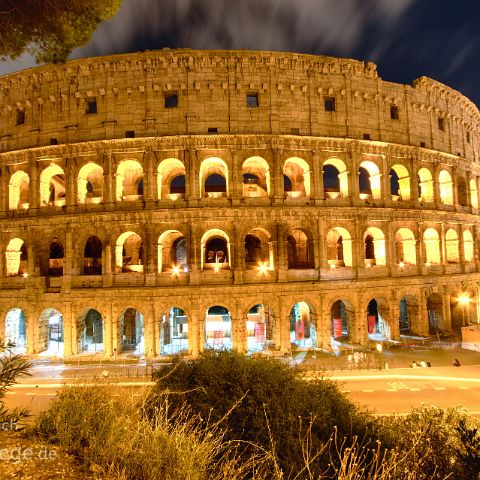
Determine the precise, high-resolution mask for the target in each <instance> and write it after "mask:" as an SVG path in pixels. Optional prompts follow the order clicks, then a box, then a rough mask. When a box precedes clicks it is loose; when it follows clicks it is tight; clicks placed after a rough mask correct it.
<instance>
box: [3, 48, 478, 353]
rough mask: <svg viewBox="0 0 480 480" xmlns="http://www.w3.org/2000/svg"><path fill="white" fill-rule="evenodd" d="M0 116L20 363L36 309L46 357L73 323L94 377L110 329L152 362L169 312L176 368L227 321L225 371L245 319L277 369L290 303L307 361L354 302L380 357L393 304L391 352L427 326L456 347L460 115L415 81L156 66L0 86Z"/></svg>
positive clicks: (315, 61) (268, 56) (34, 333)
mask: <svg viewBox="0 0 480 480" xmlns="http://www.w3.org/2000/svg"><path fill="white" fill-rule="evenodd" d="M0 115H1V116H0V169H1V170H0V175H1V176H0V216H1V218H0V223H1V231H0V249H1V251H2V252H5V254H4V255H1V256H0V271H1V272H3V275H2V278H1V280H0V312H1V316H0V331H1V332H3V331H5V325H4V324H5V319H6V317H7V313H8V312H9V311H10V310H11V309H12V308H18V309H22V310H23V312H24V314H25V317H26V343H27V350H28V352H30V353H39V352H41V351H42V350H43V349H44V348H45V335H46V334H45V330H46V329H47V327H48V318H47V320H45V311H46V309H52V308H54V309H56V310H57V311H58V312H60V313H61V314H62V315H63V328H64V351H65V354H66V355H71V354H76V353H78V350H79V347H78V338H79V335H81V333H79V332H81V330H82V328H83V327H82V325H83V323H84V318H85V315H86V312H87V311H88V310H89V309H95V310H97V311H98V312H100V314H101V317H102V321H103V344H104V352H105V355H112V354H113V353H114V352H119V351H120V350H121V343H122V332H121V328H122V327H121V326H120V320H119V318H120V316H122V315H124V313H122V312H125V310H126V309H129V308H133V309H136V310H137V311H138V312H141V313H142V315H143V318H144V322H145V324H144V329H145V353H146V354H147V355H152V356H153V355H158V354H160V352H161V340H160V337H161V333H160V332H161V329H162V327H161V324H162V318H164V317H165V315H164V314H165V312H167V311H169V309H170V308H171V307H176V308H179V309H181V310H183V312H184V314H185V316H186V318H187V322H188V350H189V352H190V353H191V354H194V355H195V354H198V353H199V352H200V351H201V350H202V349H203V348H204V345H205V318H206V313H207V310H208V309H209V307H212V306H222V307H225V308H226V309H228V311H229V312H230V316H231V322H232V333H231V334H232V344H233V347H234V348H235V349H237V350H239V351H245V350H246V349H247V327H246V320H247V315H248V313H249V311H250V309H251V307H252V306H254V305H258V304H261V305H265V306H268V307H269V311H271V312H272V315H274V316H275V325H274V328H273V333H272V344H274V346H275V349H277V350H279V351H282V352H286V351H289V349H290V348H291V337H290V333H289V330H290V328H291V325H290V324H291V321H290V315H291V310H292V307H293V306H294V305H295V304H297V303H298V302H305V303H306V304H308V306H309V308H310V314H311V316H312V321H313V323H314V324H315V327H316V331H317V336H318V345H319V346H322V347H325V348H329V346H330V339H331V327H332V318H333V316H334V314H333V313H332V312H333V309H334V305H335V304H336V302H338V301H342V302H344V305H346V308H347V310H348V312H349V313H348V322H349V335H350V340H351V341H353V342H355V343H359V344H366V343H367V342H368V324H367V316H368V305H369V302H370V301H371V300H372V299H375V300H376V303H377V305H378V311H379V312H381V316H382V318H383V319H384V320H385V321H386V323H387V324H388V325H389V327H390V329H391V334H392V337H393V338H398V337H399V317H400V315H401V300H402V299H403V300H404V301H405V302H404V305H407V306H408V307H407V308H408V311H409V317H410V330H411V332H412V333H417V334H423V335H428V334H429V332H431V321H429V319H430V320H431V316H432V312H434V313H435V315H436V316H437V318H440V319H441V324H442V330H444V331H450V330H452V329H454V330H455V329H459V328H460V327H461V325H462V324H463V323H465V321H466V320H465V312H466V308H467V307H462V306H461V304H460V303H459V301H458V299H459V298H460V297H461V296H462V295H464V296H465V295H466V296H468V302H469V303H468V305H469V307H468V311H467V312H466V313H467V315H468V317H467V318H468V320H475V321H476V319H477V318H478V316H477V298H478V293H479V292H478V281H480V263H479V258H478V246H479V242H480V238H479V228H480V222H479V220H478V214H479V204H480V198H479V176H480V164H479V161H480V159H479V134H480V131H479V126H480V117H479V111H478V109H477V107H476V106H475V105H474V104H473V103H472V102H470V101H469V100H468V99H466V98H465V97H463V96H462V95H461V94H460V93H458V92H456V91H454V90H452V89H450V88H449V87H447V86H445V85H442V84H440V83H438V82H436V81H434V80H431V79H428V78H425V77H421V78H420V79H418V80H416V81H414V82H413V85H412V86H410V85H398V84H394V83H389V82H385V81H383V80H381V79H380V78H379V77H378V75H377V72H376V66H375V65H373V64H372V63H364V62H359V61H354V60H346V59H337V58H331V57H323V56H318V57H317V56H309V55H299V54H290V53H272V52H249V51H230V52H226V51H209V52H207V51H193V50H178V51H176V50H175V51H174V50H164V51H158V52H146V53H138V54H132V55H118V56H111V57H103V58H93V59H84V60H78V61H71V62H68V63H67V64H66V65H63V66H47V67H39V68H34V69H30V70H26V71H23V72H20V73H17V74H11V75H7V76H4V77H2V78H0ZM247 237H248V238H247ZM182 242H183V243H182ZM95 252H96V253H95ZM134 316H135V315H134ZM122 318H123V317H122ZM122 322H123V320H122Z"/></svg>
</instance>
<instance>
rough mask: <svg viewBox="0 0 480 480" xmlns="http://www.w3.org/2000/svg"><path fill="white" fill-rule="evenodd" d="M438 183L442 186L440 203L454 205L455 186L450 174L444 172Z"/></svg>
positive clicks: (441, 173) (440, 175) (439, 176)
mask: <svg viewBox="0 0 480 480" xmlns="http://www.w3.org/2000/svg"><path fill="white" fill-rule="evenodd" d="M438 182H439V186H440V201H441V202H442V203H443V204H444V205H453V184H452V177H451V175H450V173H448V172H447V171H446V170H442V171H441V172H440V174H439V175H438Z"/></svg>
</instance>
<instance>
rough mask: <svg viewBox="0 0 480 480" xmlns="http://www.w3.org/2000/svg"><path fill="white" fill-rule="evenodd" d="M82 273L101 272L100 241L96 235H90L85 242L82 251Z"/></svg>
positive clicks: (93, 273) (96, 273) (94, 273)
mask: <svg viewBox="0 0 480 480" xmlns="http://www.w3.org/2000/svg"><path fill="white" fill-rule="evenodd" d="M83 274H84V275H101V274H102V242H101V240H100V239H99V238H98V237H96V236H91V237H89V238H88V240H87V242H86V243H85V250H84V252H83Z"/></svg>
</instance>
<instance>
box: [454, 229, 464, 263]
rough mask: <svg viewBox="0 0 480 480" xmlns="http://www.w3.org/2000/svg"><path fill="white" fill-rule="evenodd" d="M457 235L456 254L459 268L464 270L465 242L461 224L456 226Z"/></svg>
mask: <svg viewBox="0 0 480 480" xmlns="http://www.w3.org/2000/svg"><path fill="white" fill-rule="evenodd" d="M456 231H457V235H458V256H459V261H460V268H461V269H462V272H465V271H466V262H465V244H464V241H463V228H462V227H461V225H458V226H457V228H456Z"/></svg>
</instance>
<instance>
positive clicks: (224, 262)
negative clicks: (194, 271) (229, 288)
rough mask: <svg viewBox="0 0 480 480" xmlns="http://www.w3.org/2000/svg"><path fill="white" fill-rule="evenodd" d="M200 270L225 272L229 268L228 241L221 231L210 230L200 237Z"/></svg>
mask: <svg viewBox="0 0 480 480" xmlns="http://www.w3.org/2000/svg"><path fill="white" fill-rule="evenodd" d="M201 245H202V268H203V269H204V270H214V271H219V270H225V269H229V268H230V240H229V238H228V235H227V234H226V233H225V232H223V231H222V230H218V229H212V230H209V231H207V232H205V234H204V235H203V237H202V241H201Z"/></svg>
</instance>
